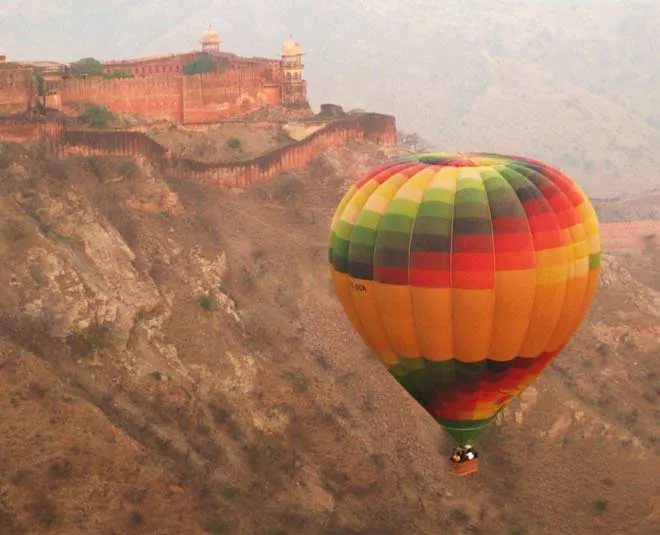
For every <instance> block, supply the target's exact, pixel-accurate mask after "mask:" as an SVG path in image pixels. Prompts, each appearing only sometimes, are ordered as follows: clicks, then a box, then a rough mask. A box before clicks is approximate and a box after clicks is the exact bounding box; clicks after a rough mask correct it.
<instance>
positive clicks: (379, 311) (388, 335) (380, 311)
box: [372, 162, 416, 363]
mask: <svg viewBox="0 0 660 535" xmlns="http://www.w3.org/2000/svg"><path fill="white" fill-rule="evenodd" d="M414 165H416V162H411V165H410V166H408V167H406V168H404V169H407V168H409V167H411V166H414ZM404 169H398V170H397V171H395V172H394V173H393V174H391V175H389V176H388V177H387V178H386V179H385V180H384V181H383V183H382V184H381V186H382V185H384V184H386V183H387V182H388V181H389V180H391V179H392V177H393V176H396V175H397V174H399V173H400V172H401V171H403V170H404ZM403 184H405V182H404V183H403ZM403 184H402V185H401V186H399V187H398V188H397V190H396V192H395V193H394V195H393V196H392V198H390V199H388V201H387V206H386V207H385V209H384V211H383V214H382V216H381V218H380V220H379V222H378V228H377V229H376V240H375V241H374V250H373V253H372V254H373V258H372V265H373V269H374V277H373V279H374V280H373V285H374V299H375V300H376V301H377V300H378V298H377V297H376V294H377V292H376V285H377V284H379V283H378V281H376V245H377V243H378V233H379V229H380V226H381V225H382V224H383V221H384V219H385V216H386V215H387V210H388V208H389V206H390V204H391V203H392V200H393V199H394V197H396V194H397V193H398V192H399V189H401V187H402V186H403ZM379 187H380V186H379ZM376 191H378V188H376V190H375V191H374V194H375V193H376ZM383 308H384V307H380V306H377V307H376V314H377V316H378V319H379V321H380V324H381V326H382V327H383V332H384V333H385V337H386V338H387V345H388V347H389V349H390V350H391V351H392V353H393V354H394V355H395V356H396V358H397V360H398V362H399V363H400V362H401V361H402V360H404V358H402V357H401V355H398V354H397V353H396V352H395V351H394V344H392V335H391V333H390V330H389V329H388V326H387V322H385V321H384V319H383V314H385V313H387V312H388V311H385V310H384V309H383Z"/></svg>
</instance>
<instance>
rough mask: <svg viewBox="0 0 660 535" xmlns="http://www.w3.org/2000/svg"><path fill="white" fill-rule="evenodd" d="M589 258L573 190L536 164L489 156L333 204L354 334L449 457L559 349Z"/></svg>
mask: <svg viewBox="0 0 660 535" xmlns="http://www.w3.org/2000/svg"><path fill="white" fill-rule="evenodd" d="M600 255H601V247H600V235H599V229H598V220H597V218H596V214H595V212H594V209H593V207H592V205H591V203H590V201H589V199H588V198H587V196H586V195H585V194H584V193H583V192H582V190H581V189H580V188H579V186H577V185H576V184H575V183H574V182H573V181H572V180H571V179H570V178H568V177H567V176H566V175H564V174H563V173H561V172H560V171H558V170H557V169H554V168H553V167H550V166H548V165H546V164H544V163H542V162H539V161H536V160H532V159H528V158H520V157H516V156H508V155H500V154H490V153H438V154H424V155H417V156H413V157H409V158H405V159H402V160H397V161H395V162H391V163H389V164H387V165H383V166H380V167H377V168H375V169H372V170H371V171H370V172H368V173H367V174H366V175H365V176H364V177H362V178H361V179H360V180H358V181H357V182H356V183H355V184H354V185H352V186H351V188H350V189H349V191H348V192H347V193H346V194H345V195H344V197H343V198H342V200H341V201H340V203H339V205H338V207H337V210H336V212H335V215H334V217H333V220H332V227H331V236H330V246H329V263H330V272H331V275H332V280H333V284H334V287H335V290H336V292H337V295H338V298H339V300H340V301H341V304H342V306H343V308H344V310H345V312H346V314H347V316H348V318H349V319H350V321H351V322H352V324H353V325H354V327H355V329H356V330H357V332H358V333H359V334H360V336H361V337H362V339H363V340H364V342H365V343H366V344H367V345H368V346H369V347H370V348H371V349H372V350H373V351H374V353H375V354H376V355H377V357H378V358H379V359H380V360H381V362H382V363H383V364H384V365H385V366H386V367H387V368H388V370H389V371H390V373H391V374H392V375H393V376H394V377H395V378H396V379H397V381H398V382H399V383H400V384H401V385H402V386H403V387H404V388H405V389H406V390H407V391H408V392H409V393H410V394H411V395H412V396H413V397H414V398H415V399H416V400H417V401H418V402H419V403H420V404H421V405H422V406H423V407H424V408H425V409H426V410H427V411H428V412H429V413H430V414H431V415H432V416H433V417H434V418H435V419H436V420H437V421H438V422H439V423H440V424H441V425H442V427H443V428H444V429H445V430H446V431H447V432H448V433H449V434H450V435H452V436H453V437H454V438H455V439H456V440H457V441H458V442H459V443H463V444H465V443H467V442H470V441H472V440H473V439H474V438H476V437H477V436H478V435H479V434H480V433H481V432H483V431H484V430H485V428H486V427H487V426H488V424H489V423H490V422H491V421H492V420H493V419H494V417H495V416H496V415H497V413H498V412H499V411H500V410H501V409H502V408H503V407H504V406H505V405H506V404H507V403H508V402H509V400H511V399H512V398H513V397H515V396H517V395H518V394H520V393H521V392H522V391H523V390H524V389H525V388H526V387H527V386H528V385H529V384H530V383H531V382H532V381H533V380H534V379H535V378H536V377H537V376H538V375H539V374H540V373H541V371H542V370H543V368H544V367H545V366H546V365H547V364H548V363H549V362H550V361H551V360H552V359H553V358H554V357H555V356H556V355H557V354H558V353H559V352H560V351H561V350H562V348H563V347H564V346H565V345H566V343H567V342H568V341H569V339H570V337H571V336H572V335H573V333H574V332H575V330H576V329H577V327H578V326H579V324H580V322H581V320H582V319H583V318H584V316H585V314H586V312H587V310H588V307H589V305H590V303H591V300H592V298H593V295H594V292H595V289H596V286H597V283H598V277H599V271H600Z"/></svg>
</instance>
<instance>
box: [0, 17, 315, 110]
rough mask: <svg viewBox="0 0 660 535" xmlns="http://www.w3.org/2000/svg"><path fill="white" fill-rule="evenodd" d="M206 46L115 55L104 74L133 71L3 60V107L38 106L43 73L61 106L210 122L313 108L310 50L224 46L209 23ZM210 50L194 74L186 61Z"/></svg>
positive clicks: (50, 96)
mask: <svg viewBox="0 0 660 535" xmlns="http://www.w3.org/2000/svg"><path fill="white" fill-rule="evenodd" d="M200 44H201V48H200V49H198V50H194V51H191V52H186V53H181V54H171V55H166V56H152V57H146V58H135V59H127V60H117V61H108V62H105V63H104V64H103V70H104V73H106V74H109V73H112V72H116V71H120V72H122V73H124V74H127V75H129V76H130V77H127V78H117V79H108V78H105V77H90V78H86V79H80V78H65V77H60V78H57V77H56V78H55V79H54V78H53V74H52V69H49V72H48V73H46V72H43V73H41V72H40V71H41V70H43V69H39V68H38V66H35V65H27V64H24V65H22V64H16V63H0V113H17V112H21V111H27V110H29V109H30V108H31V102H32V101H33V98H32V93H33V88H32V85H33V84H32V80H33V74H34V73H35V72H36V73H37V74H38V75H40V76H42V78H43V80H45V82H46V83H45V84H42V85H45V86H46V88H45V90H44V89H43V88H42V92H44V91H45V93H44V94H45V95H46V96H47V99H46V98H45V97H44V99H43V102H46V101H47V102H50V103H54V104H53V105H54V106H55V107H56V108H58V109H67V107H69V106H71V105H73V104H76V103H96V104H101V105H104V106H107V107H108V108H109V109H110V110H112V111H114V112H117V113H128V114H134V115H138V116H142V117H144V118H149V119H156V120H157V119H164V120H172V121H176V122H181V123H196V122H210V121H216V120H220V119H226V118H229V117H235V116H240V115H245V114H247V113H250V112H254V111H257V110H260V109H267V108H274V107H280V108H284V109H285V110H289V112H291V113H298V114H299V113H302V114H303V115H308V114H311V110H310V108H309V104H308V102H307V82H306V81H305V80H304V66H303V61H302V56H303V50H302V47H301V46H300V44H299V43H298V42H296V41H294V40H293V39H291V38H289V39H288V40H287V41H286V42H285V43H284V45H283V47H282V50H281V53H280V58H279V59H269V58H245V57H241V56H237V55H236V54H232V53H230V52H224V51H221V49H220V48H221V47H220V45H221V40H220V37H219V35H218V33H217V32H215V31H212V30H208V31H207V32H205V33H204V35H203V36H202V39H201V41H200ZM200 57H207V58H209V59H210V60H211V63H212V65H213V68H212V71H211V72H208V73H205V74H195V75H186V74H185V73H184V68H185V65H186V64H188V63H189V62H191V61H193V60H195V59H198V58H200Z"/></svg>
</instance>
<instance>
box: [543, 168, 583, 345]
mask: <svg viewBox="0 0 660 535" xmlns="http://www.w3.org/2000/svg"><path fill="white" fill-rule="evenodd" d="M549 171H550V172H551V173H556V174H560V175H562V176H564V174H563V173H562V172H561V171H559V170H558V169H554V168H549ZM546 178H547V179H548V180H549V181H550V182H551V183H552V184H553V186H555V187H556V188H557V191H558V193H559V194H560V195H562V196H563V197H564V199H565V200H566V203H567V204H568V205H569V206H570V207H571V209H572V210H573V211H575V212H576V213H577V215H578V217H579V219H578V223H577V224H578V225H579V226H580V227H581V228H582V231H583V233H584V235H585V241H586V242H587V245H588V239H587V238H588V237H587V233H586V231H585V228H584V221H583V220H582V216H581V214H580V212H579V210H577V208H576V207H575V206H574V205H573V203H572V202H571V200H570V198H569V197H568V195H567V194H566V193H564V191H563V190H562V189H561V188H560V187H559V186H558V185H557V184H555V182H554V180H553V179H552V177H551V176H546ZM572 186H573V187H575V186H574V185H573V184H572ZM585 200H586V201H588V199H586V196H585ZM577 243H579V242H577ZM575 244H576V242H573V240H572V239H571V242H570V247H571V255H572V257H571V261H572V263H573V265H574V268H575V267H577V266H576V264H577V260H576V259H575V257H574V256H573V250H574V248H575ZM587 251H588V249H587ZM588 261H589V255H588V254H587V262H588ZM587 266H588V264H587ZM574 278H575V277H574ZM588 282H589V270H588V267H587V284H588ZM566 287H567V289H568V278H567V279H566ZM587 288H588V287H587V285H585V287H584V290H583V292H582V295H581V296H580V306H579V307H578V309H579V310H580V311H581V310H582V307H583V304H584V300H585V298H586V295H587ZM565 304H566V298H564V303H562V313H563V312H564V306H565ZM583 319H584V317H582V318H580V316H579V315H576V316H575V318H573V321H572V322H571V323H570V324H568V326H567V327H568V328H569V330H567V331H566V335H567V336H566V340H565V342H564V343H562V344H560V346H559V347H560V348H561V347H564V346H565V345H566V343H567V342H568V340H570V338H571V336H572V335H573V334H574V333H575V331H576V330H577V329H578V327H579V325H580V323H581V322H582V320H583ZM560 325H561V321H558V322H557V325H555V328H554V330H553V331H552V335H551V336H550V340H552V339H553V338H554V337H555V335H556V334H557V331H558V330H559V327H560ZM564 328H566V327H564ZM546 349H548V348H546Z"/></svg>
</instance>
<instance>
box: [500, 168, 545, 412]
mask: <svg viewBox="0 0 660 535" xmlns="http://www.w3.org/2000/svg"><path fill="white" fill-rule="evenodd" d="M503 165H504V167H505V168H506V169H508V170H509V171H511V172H512V173H515V174H516V175H518V177H520V178H522V179H523V180H525V181H526V182H527V183H529V184H531V185H534V184H533V183H532V182H531V181H530V180H529V179H527V177H525V176H524V175H523V174H521V173H519V172H518V171H517V170H516V169H515V168H514V167H512V166H510V165H508V163H505V164H503ZM500 176H502V178H503V179H504V180H505V182H506V184H507V186H508V187H509V188H511V190H512V191H513V194H514V195H515V198H516V199H517V200H518V202H519V203H520V209H521V211H522V214H523V216H524V217H525V224H526V225H527V230H528V231H529V235H530V238H531V240H532V248H533V251H534V275H535V279H536V273H537V269H538V253H537V250H536V244H535V243H534V233H533V232H532V226H531V224H530V222H529V216H528V215H527V210H525V206H524V205H523V202H522V201H521V200H520V197H519V196H518V192H517V191H516V188H514V187H513V186H512V185H511V183H510V182H509V180H508V179H507V178H506V177H504V176H503V175H502V174H501V173H500ZM534 282H535V284H534V296H533V298H532V306H531V309H530V315H529V319H528V322H527V328H526V329H525V332H524V334H523V336H522V337H521V340H520V347H518V355H516V356H514V358H513V359H511V362H512V361H514V360H515V359H516V358H523V357H521V356H520V350H521V349H522V347H523V346H524V344H525V340H526V339H527V336H528V335H529V330H530V327H531V326H532V316H531V313H532V312H533V311H534V306H535V305H536V301H537V299H538V284H536V280H535V281H534ZM509 373H510V370H507V372H506V374H507V375H508V374H509ZM517 389H518V385H515V386H513V387H508V391H507V390H503V389H502V388H498V390H497V393H498V395H499V398H500V399H501V397H502V395H503V394H507V393H508V392H510V391H515V390H517ZM510 397H513V396H510ZM507 403H508V402H505V404H504V405H500V407H499V409H498V411H497V412H499V411H501V410H502V409H503V408H504V406H505V405H506V404H507ZM496 414H497V413H496Z"/></svg>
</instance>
